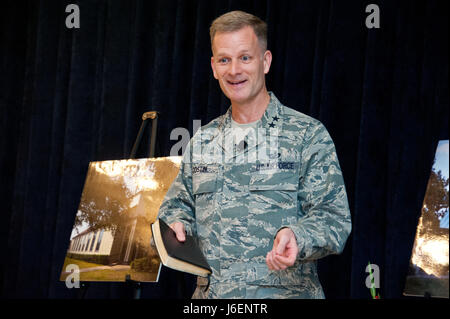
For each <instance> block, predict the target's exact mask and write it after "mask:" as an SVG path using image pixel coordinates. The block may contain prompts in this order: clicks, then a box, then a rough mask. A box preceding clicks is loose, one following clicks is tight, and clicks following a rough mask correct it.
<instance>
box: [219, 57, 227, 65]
mask: <svg viewBox="0 0 450 319" xmlns="http://www.w3.org/2000/svg"><path fill="white" fill-rule="evenodd" d="M227 62H228V58H221V59H219V63H222V64H223V63H227Z"/></svg>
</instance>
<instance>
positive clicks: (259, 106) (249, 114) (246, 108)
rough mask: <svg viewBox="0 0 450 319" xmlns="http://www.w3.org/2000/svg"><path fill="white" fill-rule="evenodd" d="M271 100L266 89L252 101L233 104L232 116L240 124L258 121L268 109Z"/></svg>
mask: <svg viewBox="0 0 450 319" xmlns="http://www.w3.org/2000/svg"><path fill="white" fill-rule="evenodd" d="M269 102H270V95H269V93H268V92H267V90H266V89H264V90H263V92H261V94H258V95H257V96H256V97H255V98H254V99H253V100H252V101H250V102H246V103H243V104H239V103H236V102H233V103H232V104H231V116H232V117H233V120H234V121H236V122H237V123H240V124H245V123H251V122H255V121H258V120H259V119H260V118H261V117H262V116H263V115H264V112H265V111H266V108H267V106H268V105H269Z"/></svg>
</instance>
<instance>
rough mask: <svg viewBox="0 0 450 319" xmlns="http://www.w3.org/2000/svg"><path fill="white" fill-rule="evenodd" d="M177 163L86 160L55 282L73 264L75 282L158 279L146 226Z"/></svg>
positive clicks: (172, 159) (157, 265)
mask: <svg viewBox="0 0 450 319" xmlns="http://www.w3.org/2000/svg"><path fill="white" fill-rule="evenodd" d="M180 163H181V156H179V157H177V156H175V157H160V158H146V159H128V160H112V161H101V162H91V163H90V164H89V168H88V172H87V176H86V181H85V184H84V188H83V192H82V195H81V200H80V203H79V206H78V211H77V214H76V217H75V222H74V224H73V229H72V233H71V236H70V242H69V245H68V249H67V253H66V257H65V261H64V265H63V269H62V272H61V276H60V280H62V281H64V280H65V279H66V277H67V276H68V275H69V274H70V273H71V272H68V271H67V269H68V267H67V266H69V265H71V267H73V266H74V265H75V267H78V269H79V275H80V281H88V282H91V281H108V282H117V281H126V280H127V279H131V280H134V281H139V282H154V281H158V277H159V271H160V265H161V263H160V259H159V257H158V254H157V252H156V250H155V248H154V247H152V245H151V238H152V234H151V227H150V226H151V224H152V223H153V222H154V221H155V220H156V217H157V215H158V210H159V207H160V205H161V203H162V201H163V199H164V196H165V194H166V192H167V190H168V189H169V187H170V185H171V184H172V182H173V180H174V179H175V177H176V175H177V173H178V171H179V167H180ZM69 269H70V267H69Z"/></svg>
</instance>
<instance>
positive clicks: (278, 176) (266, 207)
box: [249, 171, 298, 222]
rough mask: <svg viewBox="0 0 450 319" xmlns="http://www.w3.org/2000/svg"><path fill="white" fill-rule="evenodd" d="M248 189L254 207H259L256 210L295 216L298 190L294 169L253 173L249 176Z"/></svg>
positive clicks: (296, 174) (296, 175)
mask: <svg viewBox="0 0 450 319" xmlns="http://www.w3.org/2000/svg"><path fill="white" fill-rule="evenodd" d="M249 191H250V196H251V201H252V202H253V203H254V207H259V209H258V211H261V212H269V211H272V212H281V211H282V212H284V214H282V215H280V216H279V218H284V217H287V216H290V215H292V216H296V211H297V191H298V173H297V172H296V171H281V172H274V173H268V174H254V175H252V176H251V178H250V183H249ZM282 216H283V217H282ZM280 222H281V220H280Z"/></svg>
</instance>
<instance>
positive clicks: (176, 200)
mask: <svg viewBox="0 0 450 319" xmlns="http://www.w3.org/2000/svg"><path fill="white" fill-rule="evenodd" d="M191 145H192V144H191V142H190V143H189V144H188V147H187V148H186V150H185V152H184V155H183V160H182V162H181V165H180V170H179V172H178V175H177V176H176V178H175V180H174V181H173V183H172V185H171V186H170V188H169V190H168V191H167V193H166V195H165V197H164V200H163V202H162V204H161V206H160V208H159V212H158V217H159V218H160V219H162V220H164V221H165V222H166V223H167V224H168V225H170V224H171V223H174V222H176V221H179V222H182V223H183V224H184V226H185V230H186V233H187V234H188V235H195V233H196V231H195V227H194V225H195V222H194V221H195V205H194V198H193V195H192V161H191V156H190V154H191Z"/></svg>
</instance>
